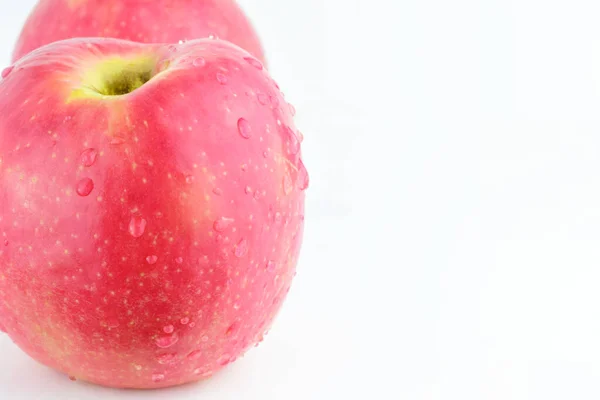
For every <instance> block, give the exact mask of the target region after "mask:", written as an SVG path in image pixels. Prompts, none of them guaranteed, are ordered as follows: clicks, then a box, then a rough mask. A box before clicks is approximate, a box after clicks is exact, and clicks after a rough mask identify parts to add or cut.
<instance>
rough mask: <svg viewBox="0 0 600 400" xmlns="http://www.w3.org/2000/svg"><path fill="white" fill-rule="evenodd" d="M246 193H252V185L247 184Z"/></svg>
mask: <svg viewBox="0 0 600 400" xmlns="http://www.w3.org/2000/svg"><path fill="white" fill-rule="evenodd" d="M244 193H246V194H252V188H251V187H250V186H246V187H245V188H244Z"/></svg>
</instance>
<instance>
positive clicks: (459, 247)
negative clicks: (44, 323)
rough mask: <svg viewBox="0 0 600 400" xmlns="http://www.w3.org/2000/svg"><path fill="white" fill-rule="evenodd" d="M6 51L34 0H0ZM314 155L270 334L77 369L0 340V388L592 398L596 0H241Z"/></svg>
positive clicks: (23, 393)
mask: <svg viewBox="0 0 600 400" xmlns="http://www.w3.org/2000/svg"><path fill="white" fill-rule="evenodd" d="M1 1H2V7H1V8H0V10H1V11H0V61H2V63H3V64H5V65H7V64H8V61H9V55H10V51H11V49H12V45H13V43H14V40H15V38H16V35H17V34H18V31H19V29H20V24H21V23H22V21H23V20H24V18H25V16H26V14H27V12H28V10H29V9H30V8H31V7H32V5H33V0H21V1H19V2H13V1H9V0H1ZM241 3H242V5H243V6H244V8H245V10H246V11H247V12H248V14H249V15H250V16H251V18H252V20H253V21H254V23H255V25H256V27H257V29H258V31H259V33H260V35H261V37H262V38H263V42H264V45H265V48H266V49H267V54H268V58H269V62H270V66H271V68H270V70H271V73H272V75H273V76H274V77H275V78H276V79H277V80H278V81H279V83H280V85H281V86H282V89H283V90H284V91H285V93H286V96H287V98H288V99H290V100H291V101H292V102H293V103H294V104H295V105H296V108H297V109H298V117H297V122H298V125H299V126H300V128H301V130H302V131H303V132H304V134H305V138H306V140H305V143H304V147H303V152H304V154H305V158H306V164H307V166H308V168H309V171H310V172H311V187H310V189H309V191H308V199H307V202H308V204H307V213H308V214H307V224H306V234H305V242H304V248H303V254H302V258H301V262H300V265H299V274H298V276H297V279H296V281H295V284H294V286H293V290H292V291H291V292H290V296H289V298H288V300H287V302H286V303H285V307H284V310H283V311H282V313H281V314H280V317H279V318H278V320H277V323H276V325H275V327H274V329H273V330H272V332H271V334H270V335H269V336H268V337H267V339H266V341H265V342H264V343H263V345H261V346H260V347H259V348H257V349H254V350H252V351H251V352H249V353H248V355H247V356H246V357H244V358H243V359H242V360H240V361H238V362H236V363H235V364H234V365H232V366H231V367H230V368H228V369H227V370H226V371H224V372H223V373H220V374H219V375H217V376H216V377H214V378H213V379H211V380H209V381H207V382H206V383H202V384H199V385H191V386H186V387H183V388H176V389H169V390H161V391H155V392H136V391H115V390H109V389H103V388H98V387H94V386H91V385H85V384H81V383H73V382H70V381H69V380H68V379H66V377H63V376H61V375H59V374H57V373H54V372H52V371H50V370H48V369H46V368H44V367H41V366H39V365H37V364H36V363H35V362H33V361H31V360H29V359H28V358H27V357H26V356H24V355H23V354H22V353H21V352H20V350H18V349H17V348H16V347H15V346H13V345H12V343H11V342H10V340H9V339H8V338H6V337H2V338H0V355H1V356H0V398H1V399H11V400H12V399H17V400H21V399H23V400H25V399H27V400H29V399H36V400H37V399H39V400H49V399H52V400H53V399H60V400H87V399H128V400H131V399H142V398H143V399H174V400H178V399H210V400H213V399H219V400H220V399H241V398H243V399H262V400H267V399H286V400H287V399H290V400H292V399H303V400H304V399H348V398H359V399H363V398H364V399H371V398H373V399H403V400H404V399H407V400H421V399H428V400H429V399H431V400H434V399H440V400H451V399H452V400H453V399H457V400H471V399H472V400H481V399H484V400H487V399H490V400H507V399H511V400H512V399H516V400H521V399H527V400H530V399H534V400H537V399H539V400H554V399H561V400H562V399H578V400H587V399H598V398H600V384H599V382H600V312H599V308H600V307H599V306H600V290H599V289H598V288H599V287H600V179H599V178H600V24H599V23H598V17H599V15H600V5H599V4H598V2H597V1H584V0H563V1H558V0H513V1H510V0H486V1H481V0H455V1H447V0H406V1H395V0H371V1H359V0H338V1H335V0H302V1H292V0H245V1H241Z"/></svg>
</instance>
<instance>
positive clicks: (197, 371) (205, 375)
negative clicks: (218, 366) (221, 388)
mask: <svg viewBox="0 0 600 400" xmlns="http://www.w3.org/2000/svg"><path fill="white" fill-rule="evenodd" d="M194 374H196V375H200V376H201V377H203V378H208V377H209V376H211V375H212V374H213V373H212V371H205V370H203V369H202V368H196V369H195V370H194Z"/></svg>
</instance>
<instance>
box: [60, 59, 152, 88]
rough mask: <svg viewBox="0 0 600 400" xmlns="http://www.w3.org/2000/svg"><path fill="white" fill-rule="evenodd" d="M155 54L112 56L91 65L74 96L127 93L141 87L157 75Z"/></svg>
mask: <svg viewBox="0 0 600 400" xmlns="http://www.w3.org/2000/svg"><path fill="white" fill-rule="evenodd" d="M156 66H157V59H156V57H152V56H145V55H143V56H137V57H133V58H121V57H112V58H108V59H106V60H102V61H100V62H99V63H96V64H94V65H91V66H90V67H88V68H87V69H86V70H85V72H84V73H83V77H82V81H81V86H80V87H78V88H76V89H75V90H74V91H73V94H72V96H71V98H72V99H73V98H88V97H97V96H102V97H106V96H123V95H126V94H129V93H131V92H133V91H135V90H136V89H139V88H140V87H142V86H143V85H144V84H146V83H147V82H149V81H150V80H151V79H152V78H153V77H154V76H156V75H157V68H156Z"/></svg>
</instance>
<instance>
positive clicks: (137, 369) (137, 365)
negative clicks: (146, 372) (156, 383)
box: [133, 364, 142, 371]
mask: <svg viewBox="0 0 600 400" xmlns="http://www.w3.org/2000/svg"><path fill="white" fill-rule="evenodd" d="M133 368H135V370H136V371H141V370H142V366H141V365H140V364H133Z"/></svg>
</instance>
